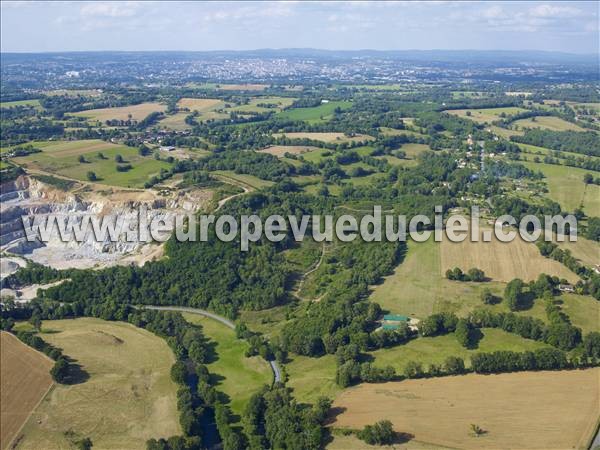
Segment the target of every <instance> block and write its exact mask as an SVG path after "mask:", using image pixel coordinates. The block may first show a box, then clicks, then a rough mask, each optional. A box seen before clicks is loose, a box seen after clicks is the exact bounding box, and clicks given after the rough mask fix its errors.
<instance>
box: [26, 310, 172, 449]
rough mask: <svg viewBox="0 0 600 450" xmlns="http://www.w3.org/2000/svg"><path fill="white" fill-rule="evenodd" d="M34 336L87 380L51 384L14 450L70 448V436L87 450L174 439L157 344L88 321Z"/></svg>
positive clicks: (167, 358)
mask: <svg viewBox="0 0 600 450" xmlns="http://www.w3.org/2000/svg"><path fill="white" fill-rule="evenodd" d="M42 330H43V333H42V338H43V339H44V340H45V341H47V342H49V343H51V344H52V345H55V346H57V347H59V348H62V349H63V352H64V353H65V354H66V355H68V356H69V357H71V358H73V359H75V360H76V361H77V363H78V364H80V365H81V366H82V368H83V370H85V372H87V373H88V374H89V379H87V380H85V381H83V382H81V383H79V384H72V385H61V384H58V385H56V386H55V387H54V388H53V389H52V391H51V392H50V393H49V394H47V396H46V397H45V399H44V400H43V401H42V403H41V404H40V405H39V406H38V408H37V409H36V410H35V411H34V413H33V414H32V416H31V417H30V419H29V421H28V422H27V424H26V425H25V427H24V429H23V434H24V435H25V437H24V439H23V440H22V441H21V442H20V443H19V446H18V448H20V449H31V450H39V449H50V448H60V449H70V448H75V447H74V446H73V443H72V440H70V438H69V435H72V436H73V438H75V439H82V438H84V437H90V438H91V439H92V442H93V444H94V448H102V449H123V448H127V449H145V448H146V440H148V439H150V438H152V437H154V438H160V437H168V436H172V435H176V434H181V429H180V426H179V422H178V412H177V404H176V395H175V394H176V391H177V386H176V385H175V384H174V383H173V382H172V381H171V378H170V369H171V366H172V364H173V363H174V362H175V357H174V355H173V353H172V351H171V349H170V348H169V346H168V345H167V343H166V342H165V341H164V340H163V339H161V338H159V337H158V336H156V335H154V334H152V333H150V332H149V331H146V330H143V329H141V328H137V327H135V326H133V325H131V324H128V323H124V322H106V321H103V320H100V319H91V318H82V319H75V320H49V321H44V322H43V324H42Z"/></svg>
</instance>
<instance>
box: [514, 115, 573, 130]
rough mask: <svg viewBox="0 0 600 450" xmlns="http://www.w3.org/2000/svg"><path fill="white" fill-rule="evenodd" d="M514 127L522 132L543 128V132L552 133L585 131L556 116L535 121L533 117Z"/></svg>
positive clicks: (518, 122)
mask: <svg viewBox="0 0 600 450" xmlns="http://www.w3.org/2000/svg"><path fill="white" fill-rule="evenodd" d="M512 125H513V126H516V127H518V128H517V129H519V130H522V129H524V128H541V129H543V130H551V131H567V130H571V131H585V130H584V129H583V128H581V127H580V126H577V125H575V124H574V123H571V122H567V121H566V120H563V119H561V118H560V117H554V116H538V117H535V121H534V120H533V118H532V117H530V118H529V119H520V120H517V121H515V122H513V123H512Z"/></svg>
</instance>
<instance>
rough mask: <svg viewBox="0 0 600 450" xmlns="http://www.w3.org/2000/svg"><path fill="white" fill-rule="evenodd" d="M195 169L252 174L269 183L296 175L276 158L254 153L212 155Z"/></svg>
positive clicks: (288, 165) (226, 152)
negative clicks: (269, 181)
mask: <svg viewBox="0 0 600 450" xmlns="http://www.w3.org/2000/svg"><path fill="white" fill-rule="evenodd" d="M197 168H198V169H204V170H209V171H215V170H233V171H234V172H235V173H244V174H252V175H254V176H257V177H258V178H262V179H263V180H271V181H280V180H282V179H283V178H284V177H288V176H290V175H292V174H294V173H296V168H295V167H294V166H292V165H291V164H288V163H286V162H283V161H281V160H280V159H278V158H277V157H276V156H273V155H270V154H268V153H256V152H232V151H225V152H221V153H214V154H212V155H211V156H209V157H207V158H204V159H202V160H200V161H198V163H197ZM307 175H308V174H307Z"/></svg>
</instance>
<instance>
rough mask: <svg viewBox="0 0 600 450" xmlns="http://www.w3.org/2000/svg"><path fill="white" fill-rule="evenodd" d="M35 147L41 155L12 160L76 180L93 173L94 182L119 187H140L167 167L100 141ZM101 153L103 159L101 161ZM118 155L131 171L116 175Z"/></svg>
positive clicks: (34, 168)
mask: <svg viewBox="0 0 600 450" xmlns="http://www.w3.org/2000/svg"><path fill="white" fill-rule="evenodd" d="M35 146H36V147H40V148H41V149H42V153H34V154H32V155H28V156H25V157H21V158H15V159H14V161H15V162H16V163H18V164H20V165H23V166H25V167H27V168H28V169H32V170H39V171H42V172H47V173H51V174H57V175H61V176H64V177H67V178H72V179H75V180H80V181H88V178H87V173H88V172H90V171H91V172H94V173H95V174H96V176H97V177H98V180H97V182H98V183H102V184H106V185H111V186H123V187H143V185H144V183H145V182H146V181H147V180H148V179H149V178H150V177H151V176H152V175H155V174H158V173H159V172H160V169H161V168H165V169H167V168H169V164H168V163H166V162H163V161H157V160H156V159H154V158H153V157H142V156H140V155H139V153H138V150H137V148H133V147H126V146H124V145H116V144H111V143H108V142H104V141H101V140H96V139H93V140H83V141H56V142H48V143H47V145H43V146H40V145H38V144H37V143H36V144H35ZM98 153H102V154H103V155H104V157H105V159H101V158H100V157H99V156H98ZM80 155H83V156H84V158H85V160H86V162H85V163H80V162H79V160H78V158H79V156H80ZM116 155H121V156H122V157H123V159H124V161H125V162H126V163H127V164H131V165H132V166H133V168H132V169H131V170H129V171H127V172H118V171H117V169H116V166H117V163H116V162H115V156H116Z"/></svg>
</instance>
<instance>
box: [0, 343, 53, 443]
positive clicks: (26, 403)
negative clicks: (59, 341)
mask: <svg viewBox="0 0 600 450" xmlns="http://www.w3.org/2000/svg"><path fill="white" fill-rule="evenodd" d="M0 349H1V351H0V449H6V448H8V445H9V444H10V442H11V441H12V440H13V439H14V438H15V436H17V434H18V433H19V430H20V429H21V427H22V426H23V424H24V423H25V421H26V420H27V418H28V417H29V415H30V414H31V412H32V411H33V410H34V409H35V407H36V406H37V404H38V403H39V402H40V400H41V399H42V398H43V396H44V395H46V392H48V389H50V386H52V377H50V369H51V368H52V366H53V365H54V361H52V360H51V359H50V358H48V357H47V356H46V355H44V354H43V353H40V352H38V351H36V350H34V349H33V348H31V347H29V346H27V345H25V344H23V343H22V342H21V341H19V339H17V338H16V337H15V336H13V335H12V334H10V333H6V332H4V331H2V332H0Z"/></svg>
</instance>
